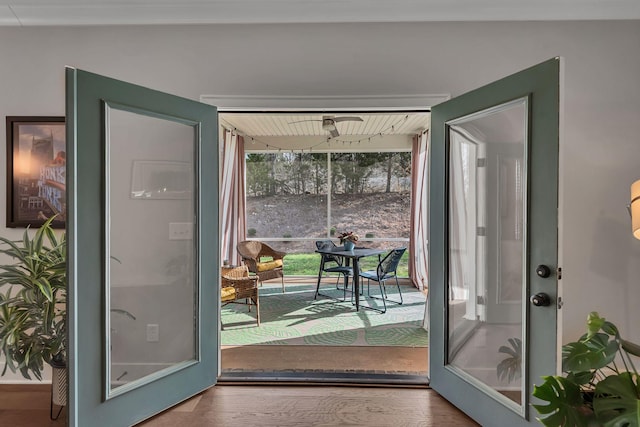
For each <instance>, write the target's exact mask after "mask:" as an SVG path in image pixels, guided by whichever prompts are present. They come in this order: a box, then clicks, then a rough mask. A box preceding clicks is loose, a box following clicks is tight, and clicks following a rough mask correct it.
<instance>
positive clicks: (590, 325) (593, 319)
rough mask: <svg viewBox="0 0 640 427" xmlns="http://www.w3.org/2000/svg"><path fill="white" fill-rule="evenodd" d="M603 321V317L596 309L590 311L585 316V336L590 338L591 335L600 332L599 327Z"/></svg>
mask: <svg viewBox="0 0 640 427" xmlns="http://www.w3.org/2000/svg"><path fill="white" fill-rule="evenodd" d="M604 322H605V318H604V317H600V315H599V314H598V312H597V311H592V312H591V313H589V316H587V338H591V337H592V336H593V335H595V334H597V333H598V332H600V328H602V325H603V324H604Z"/></svg>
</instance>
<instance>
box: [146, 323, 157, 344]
mask: <svg viewBox="0 0 640 427" xmlns="http://www.w3.org/2000/svg"><path fill="white" fill-rule="evenodd" d="M158 341H160V325H158V324H157V323H149V324H148V325H147V342H158Z"/></svg>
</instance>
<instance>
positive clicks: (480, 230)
mask: <svg viewBox="0 0 640 427" xmlns="http://www.w3.org/2000/svg"><path fill="white" fill-rule="evenodd" d="M476 235H478V236H486V235H487V227H477V228H476Z"/></svg>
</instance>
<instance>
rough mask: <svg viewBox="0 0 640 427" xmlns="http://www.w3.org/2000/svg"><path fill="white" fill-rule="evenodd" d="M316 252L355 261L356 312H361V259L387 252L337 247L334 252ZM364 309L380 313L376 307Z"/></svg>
mask: <svg viewBox="0 0 640 427" xmlns="http://www.w3.org/2000/svg"><path fill="white" fill-rule="evenodd" d="M316 252H317V253H319V254H324V255H335V256H340V257H343V258H346V259H347V260H352V261H353V292H354V293H355V295H356V297H355V300H356V311H359V310H360V259H361V258H364V257H368V256H373V255H380V254H383V253H386V252H387V251H386V250H384V249H369V248H358V247H356V248H354V249H352V250H350V251H346V250H344V247H343V246H337V247H336V248H334V249H332V250H320V249H318V250H316ZM319 280H320V278H319V277H318V281H319ZM362 307H363V308H368V309H371V310H376V311H380V310H377V309H376V308H374V307H368V306H362Z"/></svg>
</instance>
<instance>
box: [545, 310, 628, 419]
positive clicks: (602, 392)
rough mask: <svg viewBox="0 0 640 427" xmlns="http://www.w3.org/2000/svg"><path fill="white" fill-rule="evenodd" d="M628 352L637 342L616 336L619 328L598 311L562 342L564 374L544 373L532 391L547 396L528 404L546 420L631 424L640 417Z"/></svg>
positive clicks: (590, 315)
mask: <svg viewBox="0 0 640 427" xmlns="http://www.w3.org/2000/svg"><path fill="white" fill-rule="evenodd" d="M632 356H636V357H637V356H640V346H638V345H637V344H634V343H632V342H629V341H627V340H625V339H622V338H621V337H620V333H619V331H618V328H617V327H616V326H615V325H614V324H613V323H611V322H608V321H607V320H605V319H604V318H603V317H600V316H599V315H598V313H596V312H592V313H591V314H589V318H588V320H587V333H586V334H584V335H583V336H581V337H580V339H578V340H577V341H575V342H570V343H568V344H566V345H564V346H562V370H563V372H565V373H566V374H567V375H566V376H559V375H553V376H545V377H543V379H544V383H542V384H541V385H540V386H535V387H534V392H533V395H534V396H536V397H537V398H539V399H540V400H543V401H546V402H549V403H548V404H546V405H533V406H534V407H535V408H536V409H537V410H538V412H539V413H540V415H542V416H545V418H538V419H539V420H540V421H541V422H542V424H544V425H545V426H606V427H608V426H612V427H614V426H615V427H618V426H619V427H626V426H629V427H633V426H636V427H637V426H638V425H639V423H640V382H639V379H638V371H637V370H636V367H635V365H634V363H633V359H632Z"/></svg>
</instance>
